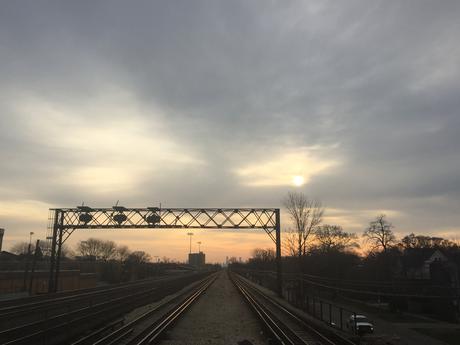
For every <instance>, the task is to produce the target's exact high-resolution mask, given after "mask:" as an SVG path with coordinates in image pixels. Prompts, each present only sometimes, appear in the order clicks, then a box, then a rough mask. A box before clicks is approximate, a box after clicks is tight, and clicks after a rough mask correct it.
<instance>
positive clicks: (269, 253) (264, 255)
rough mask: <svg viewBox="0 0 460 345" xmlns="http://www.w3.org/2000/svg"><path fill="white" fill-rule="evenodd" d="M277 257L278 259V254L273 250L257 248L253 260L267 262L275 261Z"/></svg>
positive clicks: (253, 253) (253, 252)
mask: <svg viewBox="0 0 460 345" xmlns="http://www.w3.org/2000/svg"><path fill="white" fill-rule="evenodd" d="M275 257H276V253H275V251H274V250H273V249H271V248H267V249H262V248H255V249H254V250H253V251H252V259H253V260H258V261H264V262H266V261H273V260H275Z"/></svg>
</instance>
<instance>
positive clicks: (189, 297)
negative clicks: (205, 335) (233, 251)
mask: <svg viewBox="0 0 460 345" xmlns="http://www.w3.org/2000/svg"><path fill="white" fill-rule="evenodd" d="M217 274H218V273H215V274H213V275H211V276H208V277H206V278H204V279H202V280H200V281H199V282H196V283H194V284H191V285H190V286H188V287H186V288H184V289H182V290H181V291H179V292H178V293H176V294H173V295H170V296H167V297H165V298H164V299H162V300H161V301H159V302H157V303H153V304H150V305H147V306H144V307H141V308H138V309H136V310H134V311H133V312H131V313H129V314H128V315H127V316H126V317H125V321H124V323H123V325H122V326H120V327H117V328H116V329H114V330H112V331H110V332H107V329H106V328H101V329H100V330H98V331H95V332H93V333H91V334H89V335H87V336H86V337H84V338H81V339H79V340H77V341H75V342H73V343H72V345H85V344H94V345H109V344H117V345H142V344H151V343H155V342H157V341H158V340H159V339H160V338H161V336H162V334H163V333H164V332H165V331H166V330H167V329H168V328H169V327H171V326H172V325H173V324H174V323H175V322H176V321H177V319H178V318H179V317H181V316H182V315H183V314H184V313H185V311H186V310H187V309H188V308H189V307H190V306H191V305H192V304H193V303H194V302H195V301H196V300H197V299H198V298H199V297H200V296H201V295H202V294H203V293H204V292H205V291H206V289H207V288H208V287H209V286H210V285H211V284H212V283H213V282H214V280H215V279H216V276H217Z"/></svg>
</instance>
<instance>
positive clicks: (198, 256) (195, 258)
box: [188, 252, 206, 267]
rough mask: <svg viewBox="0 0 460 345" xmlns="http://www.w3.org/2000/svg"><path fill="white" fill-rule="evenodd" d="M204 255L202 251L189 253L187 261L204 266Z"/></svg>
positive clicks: (197, 265) (192, 264)
mask: <svg viewBox="0 0 460 345" xmlns="http://www.w3.org/2000/svg"><path fill="white" fill-rule="evenodd" d="M205 257H206V255H205V254H204V253H203V252H199V253H190V254H189V255H188V263H189V265H191V266H196V267H201V266H204V265H205V263H206V260H205Z"/></svg>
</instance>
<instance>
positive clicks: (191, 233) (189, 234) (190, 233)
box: [187, 232, 193, 254]
mask: <svg viewBox="0 0 460 345" xmlns="http://www.w3.org/2000/svg"><path fill="white" fill-rule="evenodd" d="M187 235H188V236H190V254H192V236H193V232H187Z"/></svg>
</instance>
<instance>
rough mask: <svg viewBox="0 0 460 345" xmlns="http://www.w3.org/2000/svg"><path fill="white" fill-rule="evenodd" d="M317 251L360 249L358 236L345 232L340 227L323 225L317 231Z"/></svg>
mask: <svg viewBox="0 0 460 345" xmlns="http://www.w3.org/2000/svg"><path fill="white" fill-rule="evenodd" d="M315 239H316V241H317V242H318V243H317V249H319V250H320V251H322V252H326V253H329V252H332V251H344V250H349V249H352V248H358V247H359V244H358V243H357V242H356V239H357V237H356V235H355V234H352V233H348V232H345V231H343V229H342V227H341V226H339V225H328V224H325V225H322V226H320V227H318V228H317V229H316V231H315Z"/></svg>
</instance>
